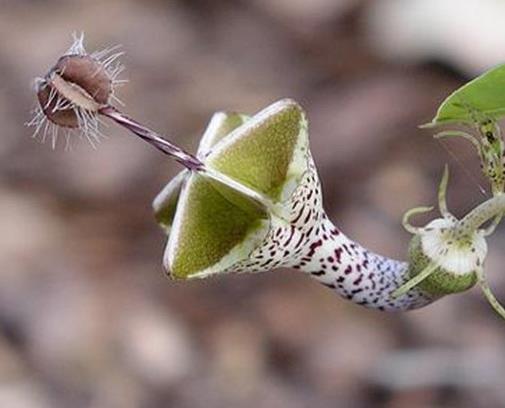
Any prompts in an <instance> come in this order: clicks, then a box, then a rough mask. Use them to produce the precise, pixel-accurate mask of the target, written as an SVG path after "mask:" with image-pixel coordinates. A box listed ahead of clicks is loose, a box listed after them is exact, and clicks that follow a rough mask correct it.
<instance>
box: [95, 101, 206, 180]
mask: <svg viewBox="0 0 505 408" xmlns="http://www.w3.org/2000/svg"><path fill="white" fill-rule="evenodd" d="M98 112H99V113H100V114H102V115H104V116H106V117H108V118H109V119H112V120H113V121H114V122H116V123H117V124H118V125H121V126H123V127H124V128H126V129H128V130H129V131H130V132H133V133H135V134H136V135H137V136H139V137H140V138H141V139H143V140H145V141H146V142H148V143H150V144H151V145H153V146H154V147H156V148H157V149H159V150H161V151H162V152H163V153H165V154H168V155H169V156H172V157H173V158H174V159H175V160H176V161H177V162H178V163H180V164H182V165H183V166H184V167H187V168H188V169H189V170H193V171H202V170H204V169H205V165H204V164H203V163H202V161H201V160H199V159H198V158H197V157H195V156H193V155H192V154H190V153H187V152H186V151H184V150H183V149H181V148H180V147H179V146H176V145H174V144H173V143H171V142H169V141H168V140H166V139H164V138H163V137H161V136H160V135H159V134H158V133H156V132H154V131H153V130H151V129H149V128H147V127H145V126H144V125H142V124H140V123H139V122H137V121H136V120H134V119H131V118H129V117H128V116H126V115H125V114H124V113H122V112H121V111H119V110H117V109H116V108H114V107H113V106H110V105H107V106H104V107H102V108H100V110H99V111H98Z"/></svg>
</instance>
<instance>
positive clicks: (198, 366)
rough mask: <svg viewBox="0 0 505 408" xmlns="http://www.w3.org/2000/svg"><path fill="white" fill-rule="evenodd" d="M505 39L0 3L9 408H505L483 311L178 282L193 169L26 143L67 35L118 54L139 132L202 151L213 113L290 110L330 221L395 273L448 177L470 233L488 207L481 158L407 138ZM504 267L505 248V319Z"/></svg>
mask: <svg viewBox="0 0 505 408" xmlns="http://www.w3.org/2000/svg"><path fill="white" fill-rule="evenodd" d="M504 17H505V2H503V1H497V0H465V1H461V0H410V1H402V0H396V1H391V0H373V1H371V0H370V1H366V0H311V1H305V0H275V1H268V0H238V1H232V0H217V1H212V2H211V1H206V0H179V1H175V0H174V1H161V0H142V1H141V0H138V1H134V0H121V1H120V0H111V1H109V0H108V1H103V0H86V1H77V0H59V1H57V0H54V1H43V0H38V1H35V0H32V1H28V0H0V75H1V80H0V123H1V124H2V127H1V133H0V135H1V136H0V228H1V231H2V233H1V234H0V406H1V407H9V408H35V407H41V408H45V407H93V408H102V407H104V408H109V407H111V408H115V407H121V408H123V407H124V408H130V407H131V408H133V407H149V408H151V407H152V408H156V407H175V408H179V407H181V408H186V407H187V408H199V407H212V408H213V407H246V408H247V407H274V408H276V407H279V408H282V407H289V408H298V407H308V406H310V407H312V408H325V407H369V406H384V407H406V406H408V407H435V406H443V407H476V406H485V407H500V406H505V388H504V387H503V386H504V382H505V352H504V349H505V322H503V321H502V320H500V319H499V318H498V317H497V316H496V315H495V313H494V312H493V311H492V310H491V308H490V307H489V306H488V305H487V303H486V302H485V301H484V300H483V297H482V296H481V294H480V293H479V291H478V290H477V289H474V290H472V291H471V292H469V293H465V294H463V295H458V296H451V297H448V298H445V299H443V300H441V301H439V302H436V303H435V304H433V305H432V306H430V307H427V308H425V309H423V310H420V311H415V312H411V313H407V314H384V313H381V312H376V311H371V310H367V309H364V308H361V307H359V306H355V305H353V304H350V303H347V302H345V301H343V300H342V299H340V298H338V297H337V296H335V295H334V294H333V293H332V292H331V291H330V290H328V289H327V288H325V287H323V286H321V285H319V284H318V283H316V282H315V281H312V280H311V279H310V278H309V277H307V276H303V275H302V274H300V273H298V272H294V271H287V270H282V271H276V272H269V273H264V274H260V275H256V276H252V275H251V276H246V275H241V276H226V277H220V278H216V279H211V280H207V281H198V282H187V283H176V282H172V281H170V280H168V279H167V278H166V277H165V276H164V275H163V268H162V266H161V256H162V253H163V247H164V244H165V237H164V236H163V234H162V232H161V230H160V229H158V227H157V225H156V224H155V222H154V219H153V216H152V213H151V200H152V198H153V197H154V196H155V195H156V194H157V193H158V191H159V190H161V188H162V187H163V186H164V185H165V183H166V182H167V181H168V180H169V179H170V178H171V177H172V176H174V175H175V174H176V173H177V172H178V171H179V169H180V168H179V167H178V166H177V165H176V164H174V162H172V161H170V160H167V158H166V157H163V155H161V154H159V153H158V152H157V151H155V150H153V149H152V148H151V147H150V146H148V145H146V144H144V143H142V142H141V141H139V140H137V139H136V138H134V137H132V136H130V135H129V134H126V133H125V131H123V130H121V129H116V128H114V127H112V126H110V127H109V128H108V129H106V130H105V132H106V133H107V135H108V136H109V138H108V139H106V140H105V141H103V143H101V145H100V146H99V147H98V149H97V150H93V149H92V148H91V147H90V146H89V145H88V144H86V143H85V142H80V143H79V142H77V141H74V143H73V149H72V151H71V152H65V151H64V143H63V142H62V143H61V145H60V146H59V147H58V148H57V149H56V151H52V150H51V147H50V144H44V145H42V144H40V143H38V142H36V141H34V140H32V139H31V138H30V136H31V134H32V131H33V129H28V128H26V127H24V122H26V121H27V120H29V119H30V109H31V108H32V107H34V106H35V98H34V95H33V91H32V89H31V87H30V83H31V81H32V79H33V78H34V77H36V76H41V75H43V74H44V73H45V72H46V71H47V70H48V69H49V68H50V67H51V65H52V64H53V63H54V62H55V61H56V59H57V58H58V57H59V55H61V53H63V52H64V51H65V50H66V49H67V47H68V46H69V44H70V43H71V33H72V32H73V31H75V30H77V31H80V30H83V31H84V32H85V33H86V35H87V36H86V45H87V48H88V49H89V50H91V51H92V50H96V49H101V48H105V47H108V46H111V45H114V44H122V45H123V49H124V50H125V51H126V55H125V57H124V58H123V62H124V63H125V65H126V66H127V72H126V75H124V77H125V78H128V79H129V80H130V82H129V84H127V85H126V86H125V87H124V88H122V89H121V90H120V92H119V97H120V98H121V99H122V100H124V101H125V102H126V104H127V106H126V111H127V112H129V113H130V114H131V115H132V116H133V117H135V118H137V119H139V120H141V121H143V122H144V123H146V124H148V125H150V126H151V127H152V128H154V129H157V130H159V131H160V132H161V133H165V134H166V135H167V136H168V137H170V138H171V139H173V140H175V141H177V143H179V144H180V145H181V146H184V147H185V148H187V149H189V150H190V151H194V150H195V148H196V146H197V144H198V140H199V138H200V135H201V134H202V131H203V129H204V128H205V125H206V122H207V120H208V118H209V117H210V115H211V114H212V113H213V112H214V111H217V110H238V111H243V112H247V113H252V112H256V111H258V110H260V109H261V108H263V107H265V106H266V105H268V104H269V103H271V102H273V101H275V100H277V99H280V98H282V97H293V98H295V99H297V100H298V101H299V102H300V103H302V105H303V106H304V107H305V109H306V110H307V112H308V115H309V119H310V129H311V144H312V152H313V155H314V157H315V160H316V163H317V165H318V168H319V171H320V174H321V178H322V182H323V188H324V196H325V202H326V207H327V210H328V212H329V214H330V216H331V218H332V219H333V220H334V221H335V222H336V224H337V225H338V226H339V227H340V228H341V229H342V230H343V231H344V232H346V233H347V234H348V235H350V236H351V237H353V238H355V239H357V240H358V241H359V242H362V243H363V244H364V245H366V246H368V247H369V248H371V249H373V250H375V251H378V252H380V253H384V254H387V255H389V256H393V257H398V258H401V259H405V256H406V248H407V244H408V240H409V235H408V234H407V233H406V232H405V231H404V230H403V229H402V228H401V226H400V222H399V220H400V219H401V216H402V214H403V212H404V211H405V210H407V209H409V208H411V207H413V206H418V205H427V204H430V203H434V202H435V192H436V185H437V184H438V180H439V178H440V176H441V172H442V168H443V164H444V163H445V162H448V163H449V164H450V166H451V170H452V180H451V183H450V191H449V205H450V207H451V208H452V209H453V210H454V211H455V212H456V213H457V214H458V215H462V214H464V213H465V212H466V211H468V210H469V209H470V208H472V207H473V206H474V205H476V204H477V203H479V202H480V201H482V200H484V199H485V198H486V196H489V193H486V192H485V191H483V189H487V185H486V184H485V182H484V181H483V180H482V179H481V178H480V175H479V170H478V163H477V160H476V155H475V152H474V151H472V149H471V148H470V147H469V146H467V145H466V144H465V143H464V142H460V141H457V140H456V141H453V142H451V143H450V144H448V143H447V142H445V144H441V143H439V142H436V141H434V140H433V139H432V138H431V136H432V135H431V133H430V132H429V131H426V130H420V129H418V128H417V125H419V124H422V123H425V122H427V121H429V120H430V119H431V117H432V116H433V115H434V113H435V110H436V108H437V107H438V104H439V103H440V102H441V101H442V100H443V98H444V97H445V96H446V95H448V93H449V92H451V91H452V90H454V89H455V88H457V87H458V86H460V85H461V84H462V83H464V82H465V81H466V80H468V79H470V78H472V77H474V76H476V75H478V74H479V73H481V72H482V71H483V70H485V69H487V68H489V67H491V66H493V65H494V64H497V63H500V62H503V61H505V32H504V31H505V25H504V24H503V21H504ZM421 222H422V220H421ZM504 247H505V233H504V230H503V228H502V229H500V230H498V231H497V232H496V233H495V234H494V235H493V237H492V238H491V239H490V254H489V259H488V263H487V269H488V274H489V277H490V280H491V282H492V286H493V287H494V288H495V290H496V293H497V295H498V296H499V297H501V298H502V299H505V276H504V273H503V272H504V267H503V265H504V262H505V260H504V257H505V252H504V251H503V248H504Z"/></svg>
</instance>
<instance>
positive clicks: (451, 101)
mask: <svg viewBox="0 0 505 408" xmlns="http://www.w3.org/2000/svg"><path fill="white" fill-rule="evenodd" d="M504 116H505V64H504V65H500V66H498V67H495V68H493V69H491V70H489V71H487V72H485V73H484V74H482V75H481V76H479V77H477V78H475V79H474V80H472V81H470V82H468V83H467V84H465V85H463V86H462V87H461V88H459V89H457V90H456V91H455V92H453V93H452V94H451V95H450V96H449V97H448V98H447V99H446V100H445V101H444V102H442V104H441V105H440V107H439V108H438V111H437V114H436V115H435V117H434V118H433V120H432V121H431V123H428V124H425V125H423V126H422V127H432V126H436V125H443V124H449V123H462V124H475V123H476V121H480V120H482V119H483V118H490V119H494V120H498V119H500V118H502V117H504Z"/></svg>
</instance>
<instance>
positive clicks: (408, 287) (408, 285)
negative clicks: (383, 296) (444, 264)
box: [391, 262, 438, 299]
mask: <svg viewBox="0 0 505 408" xmlns="http://www.w3.org/2000/svg"><path fill="white" fill-rule="evenodd" d="M437 267H438V266H437V264H436V263H435V262H432V263H430V264H429V265H428V266H427V267H426V268H424V269H423V270H422V271H421V272H419V273H418V274H417V275H416V276H414V277H413V278H412V279H410V280H408V281H407V282H405V283H404V284H403V285H402V286H400V287H399V288H398V289H396V290H395V291H394V292H393V293H392V294H391V297H392V298H393V299H396V298H397V297H400V296H402V295H404V294H405V293H407V292H408V291H409V290H411V289H412V288H413V287H415V286H417V285H419V284H420V283H421V282H422V281H423V280H425V279H426V278H427V277H428V276H430V275H431V274H432V273H433V272H435V270H436V269H437Z"/></svg>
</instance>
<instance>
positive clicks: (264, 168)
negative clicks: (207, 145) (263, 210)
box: [205, 99, 308, 201]
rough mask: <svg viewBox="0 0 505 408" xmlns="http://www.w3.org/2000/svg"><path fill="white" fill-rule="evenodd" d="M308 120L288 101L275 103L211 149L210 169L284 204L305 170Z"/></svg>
mask: <svg viewBox="0 0 505 408" xmlns="http://www.w3.org/2000/svg"><path fill="white" fill-rule="evenodd" d="M307 154H308V132H307V120H306V118H305V114H304V112H303V110H302V109H301V107H300V106H299V105H298V104H297V103H296V102H295V101H293V100H291V99H283V100H281V101H279V102H276V103H274V104H272V105H270V106H269V107H267V108H266V109H264V110H263V111H261V112H259V113H258V114H256V115H255V116H253V117H252V118H251V119H250V120H248V121H246V122H245V123H244V124H243V125H242V126H240V127H238V128H236V129H235V130H234V131H233V132H232V133H231V134H229V135H228V136H227V137H226V138H224V139H222V140H221V141H220V142H219V143H218V144H217V145H215V146H214V148H213V149H212V152H211V153H210V154H209V156H208V157H207V159H206V160H205V163H206V165H207V166H209V167H210V168H212V169H214V170H217V171H219V172H221V173H223V174H225V175H226V176H229V177H230V178H232V179H234V180H236V181H238V182H240V183H242V184H244V185H245V186H246V187H248V188H250V189H252V190H255V191H257V192H258V193H260V194H262V195H264V196H266V197H268V198H270V199H271V200H273V201H284V200H285V199H287V198H289V197H290V196H291V194H292V193H293V191H294V189H295V188H296V186H297V185H298V184H299V182H300V180H301V178H302V176H303V174H304V172H305V171H306V169H307Z"/></svg>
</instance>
